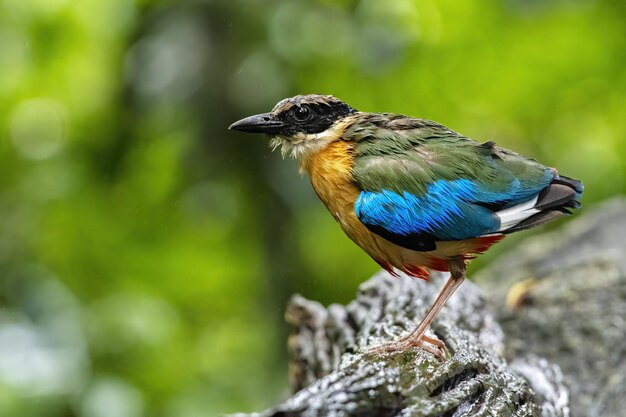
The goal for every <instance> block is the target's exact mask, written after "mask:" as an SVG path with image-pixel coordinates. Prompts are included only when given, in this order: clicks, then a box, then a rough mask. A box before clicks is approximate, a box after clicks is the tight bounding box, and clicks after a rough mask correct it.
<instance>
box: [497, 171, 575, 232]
mask: <svg viewBox="0 0 626 417" xmlns="http://www.w3.org/2000/svg"><path fill="white" fill-rule="evenodd" d="M583 191H584V186H583V183H582V182H580V181H579V180H576V179H573V178H569V177H565V176H559V175H557V176H556V177H555V178H554V180H552V182H551V183H550V185H548V186H547V187H546V188H544V189H543V190H541V192H540V193H539V195H538V196H537V199H536V202H535V203H534V205H533V206H532V210H533V211H534V212H535V213H534V214H532V215H531V216H529V217H528V218H526V219H524V220H522V221H520V222H519V223H516V224H514V225H512V226H511V227H508V228H507V229H506V230H502V233H513V232H518V231H520V230H526V229H530V228H531V227H535V226H539V225H542V224H544V223H547V222H549V221H552V220H554V219H557V218H559V217H561V216H562V215H564V214H571V211H570V209H577V208H579V207H580V206H581V204H580V201H578V199H579V198H580V197H581V196H582V194H583Z"/></svg>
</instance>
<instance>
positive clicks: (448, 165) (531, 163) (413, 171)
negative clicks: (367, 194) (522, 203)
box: [344, 113, 548, 196]
mask: <svg viewBox="0 0 626 417" xmlns="http://www.w3.org/2000/svg"><path fill="white" fill-rule="evenodd" d="M344 137H345V138H346V139H349V140H352V141H354V142H355V143H356V145H355V151H354V157H355V159H354V167H353V175H354V179H355V181H356V182H357V183H358V185H359V186H360V187H361V189H362V190H365V191H381V190H383V189H385V190H390V191H395V192H396V193H399V194H402V193H403V192H405V191H406V192H409V193H411V194H414V195H416V196H420V195H424V194H425V193H426V190H427V187H428V185H429V184H432V183H433V182H435V181H437V180H456V179H469V180H472V181H474V182H476V183H477V184H478V185H479V186H480V187H481V188H483V189H487V190H489V191H490V192H494V193H506V192H507V190H510V189H511V187H513V186H514V185H515V184H517V185H520V186H522V187H523V186H524V185H528V186H533V185H536V184H542V183H544V182H545V178H546V170H548V168H547V167H545V166H543V165H541V164H539V163H538V162H536V161H535V160H533V159H530V158H526V157H524V156H521V155H519V154H517V153H515V152H512V151H509V150H506V149H503V148H500V147H497V146H495V144H494V143H493V142H486V143H482V144H481V143H479V142H476V141H474V140H472V139H469V138H467V137H464V136H462V135H460V134H458V133H456V132H454V131H452V130H450V129H448V128H447V127H445V126H443V125H440V124H438V123H436V122H432V121H429V120H422V119H414V118H411V117H407V116H402V115H394V114H386V113H383V114H372V113H362V114H360V115H359V117H357V118H356V122H355V123H354V124H352V125H351V126H350V127H349V128H348V129H347V130H346V132H345V134H344Z"/></svg>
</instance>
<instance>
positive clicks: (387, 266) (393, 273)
mask: <svg viewBox="0 0 626 417" xmlns="http://www.w3.org/2000/svg"><path fill="white" fill-rule="evenodd" d="M374 260H375V261H376V263H377V264H378V265H380V267H381V268H382V269H384V270H385V271H387V272H389V274H390V275H391V276H393V277H396V278H400V275H398V273H397V272H396V271H395V270H394V269H393V266H391V264H390V263H389V262H387V261H383V260H380V259H374Z"/></svg>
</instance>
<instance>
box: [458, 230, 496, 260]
mask: <svg viewBox="0 0 626 417" xmlns="http://www.w3.org/2000/svg"><path fill="white" fill-rule="evenodd" d="M502 239H504V235H503V234H501V233H499V234H494V235H485V236H481V237H477V238H475V239H473V240H474V242H475V245H472V246H473V247H472V249H471V252H470V253H468V255H469V256H471V257H468V258H466V259H473V258H475V257H476V255H480V254H481V253H483V252H485V251H486V250H487V249H489V248H490V247H491V246H492V245H495V244H496V243H498V242H499V241H501V240H502Z"/></svg>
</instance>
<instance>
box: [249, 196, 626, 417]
mask: <svg viewBox="0 0 626 417" xmlns="http://www.w3.org/2000/svg"><path fill="white" fill-rule="evenodd" d="M625 253H626V202H625V201H623V200H618V201H614V202H611V203H609V204H606V205H604V206H602V207H600V208H598V209H596V210H594V211H593V212H591V213H589V214H587V215H586V216H581V218H579V219H578V220H576V221H573V222H571V223H570V224H569V225H567V226H566V227H565V228H564V229H563V230H562V231H561V232H559V233H557V234H551V235H547V236H543V237H541V236H540V237H537V238H531V239H528V241H527V242H526V243H525V244H523V245H520V246H519V247H518V248H516V249H515V253H511V254H509V255H506V256H505V257H503V258H501V260H499V261H498V262H495V263H494V264H493V265H492V266H491V267H490V268H488V269H487V270H485V271H484V272H482V273H481V274H480V276H479V277H478V278H479V282H480V283H481V284H482V286H483V287H484V288H485V289H486V292H487V294H488V295H489V297H488V298H489V299H490V300H491V302H492V303H491V305H490V306H487V305H486V302H485V300H484V298H483V297H482V296H481V292H480V290H479V289H478V288H477V287H476V286H475V285H474V284H472V283H471V282H465V283H464V284H463V285H462V286H461V288H460V289H459V291H458V292H457V293H456V294H455V295H454V296H453V297H452V298H451V299H450V301H449V302H448V304H447V306H446V307H445V308H444V310H443V311H442V313H441V314H440V316H439V317H438V318H437V320H435V322H434V324H433V326H432V330H431V333H430V335H431V336H434V335H436V336H437V337H439V338H440V339H442V340H443V341H445V343H446V345H447V346H448V347H449V349H450V354H451V357H450V358H448V359H447V360H446V361H445V362H443V363H442V362H439V361H438V360H436V359H435V358H434V357H433V356H432V355H431V354H428V353H426V352H422V351H410V352H396V353H387V354H368V353H367V349H368V347H372V346H376V345H378V344H380V343H382V342H383V341H388V340H393V339H396V338H397V337H399V336H401V335H402V334H404V333H405V332H407V331H409V330H410V329H412V328H413V326H415V324H416V322H417V321H418V320H419V319H420V318H421V317H422V316H423V315H424V314H425V312H426V309H427V308H428V307H429V305H430V303H431V301H432V300H433V298H434V297H435V295H436V294H437V292H438V291H439V289H440V288H441V286H442V285H443V282H444V279H445V276H444V274H437V273H435V274H433V277H432V280H431V282H424V281H417V280H413V279H410V278H408V277H405V276H402V277H401V278H393V277H391V276H389V275H388V274H386V273H382V272H381V273H379V274H377V275H376V276H374V277H373V278H372V279H370V280H369V281H367V282H366V283H364V284H363V285H361V287H360V289H359V293H358V294H357V297H356V299H355V300H354V301H352V302H351V303H349V304H348V305H347V306H340V305H331V306H329V307H328V308H324V307H323V306H322V305H320V304H319V303H317V302H315V301H309V300H306V299H304V298H302V297H300V296H294V297H293V299H292V301H291V303H290V305H289V306H288V311H287V320H288V321H289V322H290V323H291V324H292V325H293V326H294V332H293V334H292V336H291V337H290V339H289V348H290V352H291V355H290V356H291V358H290V361H291V384H292V387H293V389H294V392H296V391H297V392H296V393H295V394H294V395H293V396H292V397H291V398H289V399H287V400H286V401H285V402H284V403H282V404H279V405H277V406H275V407H273V408H271V409H269V410H266V411H264V412H262V413H258V414H254V415H255V416H264V417H266V416H267V417H269V416H456V417H460V416H483V415H485V416H569V415H573V416H623V415H624V410H625V409H626V398H625V397H626V396H625V395H624V394H625V393H626V360H625V357H626V343H624V335H625V334H626V257H625V256H624V254H625ZM505 300H507V301H508V306H507V305H506V303H505ZM490 309H491V310H492V311H495V316H494V315H492V314H491V313H490ZM498 323H500V324H498ZM561 369H562V370H563V372H562V371H561ZM563 375H564V376H563ZM570 408H571V411H570Z"/></svg>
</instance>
